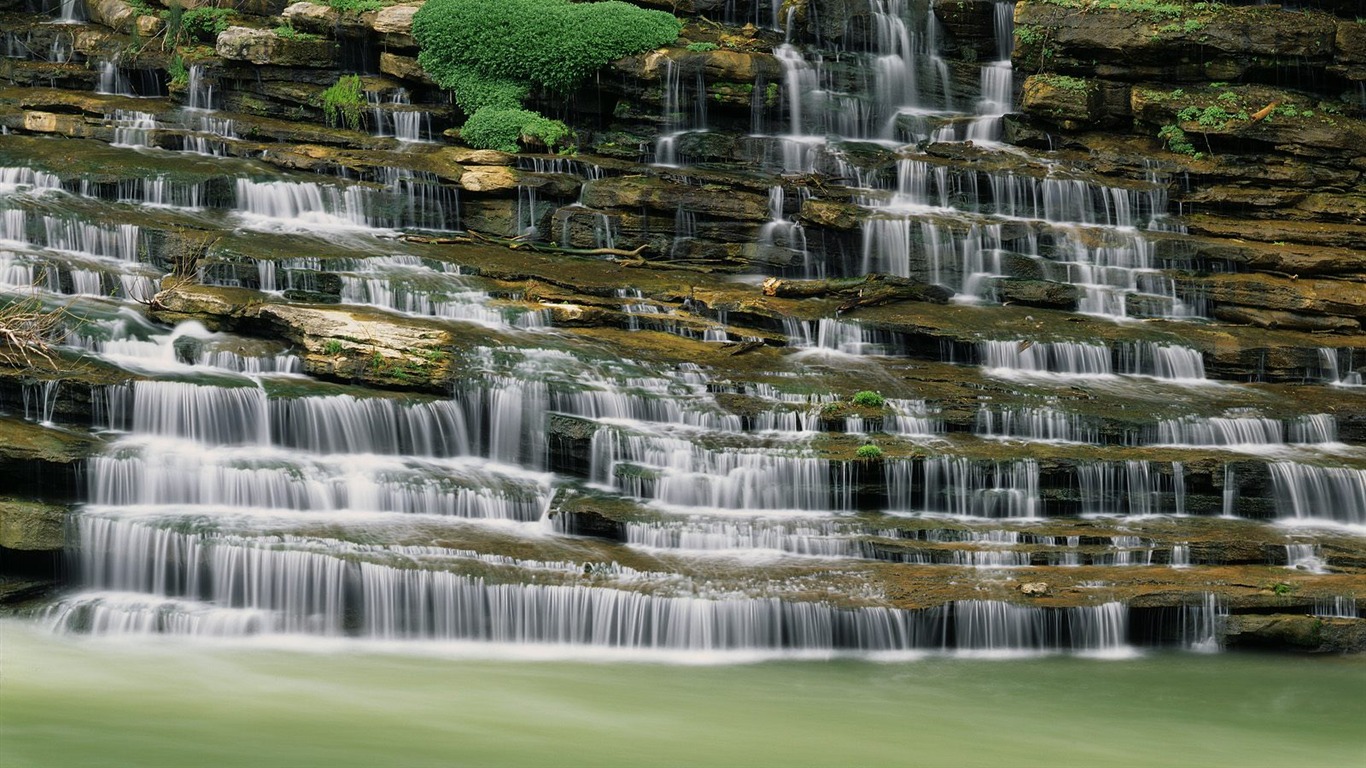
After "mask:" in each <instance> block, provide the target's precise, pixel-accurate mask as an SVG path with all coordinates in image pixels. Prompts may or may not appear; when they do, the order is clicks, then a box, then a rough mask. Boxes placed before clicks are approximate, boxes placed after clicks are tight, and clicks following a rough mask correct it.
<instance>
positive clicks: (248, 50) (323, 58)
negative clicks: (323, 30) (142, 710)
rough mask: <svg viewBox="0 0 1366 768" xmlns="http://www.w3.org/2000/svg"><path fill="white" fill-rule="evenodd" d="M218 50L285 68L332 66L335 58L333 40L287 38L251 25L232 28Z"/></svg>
mask: <svg viewBox="0 0 1366 768" xmlns="http://www.w3.org/2000/svg"><path fill="white" fill-rule="evenodd" d="M214 50H215V52H216V53H217V54H218V55H219V56H221V57H223V58H225V59H230V60H233V61H249V62H251V63H252V64H273V65H276V66H281V67H321V68H330V67H332V66H333V64H334V61H335V48H334V46H333V44H332V42H331V41H330V40H300V39H297V38H296V39H286V38H283V37H280V36H279V35H278V34H276V33H275V32H274V31H273V30H269V29H252V28H250V27H228V28H227V29H226V30H224V31H223V32H222V33H221V34H220V35H219V36H218V43H217V45H216V46H215V49H214Z"/></svg>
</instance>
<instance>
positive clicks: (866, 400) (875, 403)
mask: <svg viewBox="0 0 1366 768" xmlns="http://www.w3.org/2000/svg"><path fill="white" fill-rule="evenodd" d="M853 403H854V405H858V406H862V407H864V408H881V407H882V406H884V405H886V404H887V400H886V398H884V397H883V396H882V395H880V394H878V393H876V392H870V391H868V390H866V389H865V390H864V391H862V392H856V393H855V394H854V397H853Z"/></svg>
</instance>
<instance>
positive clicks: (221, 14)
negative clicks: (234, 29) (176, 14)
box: [180, 8, 237, 43]
mask: <svg viewBox="0 0 1366 768" xmlns="http://www.w3.org/2000/svg"><path fill="white" fill-rule="evenodd" d="M236 15H237V12H236V11H234V10H233V9H231V8H191V9H190V10H188V11H185V12H184V13H183V14H181V16H180V29H181V30H183V31H184V33H185V35H186V36H187V37H189V38H190V39H191V40H198V41H200V42H204V43H211V42H213V41H214V40H217V39H218V36H219V35H220V34H222V32H223V31H224V30H226V29H227V28H228V27H230V26H232V21H233V17H234V16H236Z"/></svg>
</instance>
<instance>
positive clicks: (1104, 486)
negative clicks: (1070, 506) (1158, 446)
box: [1077, 461, 1186, 516]
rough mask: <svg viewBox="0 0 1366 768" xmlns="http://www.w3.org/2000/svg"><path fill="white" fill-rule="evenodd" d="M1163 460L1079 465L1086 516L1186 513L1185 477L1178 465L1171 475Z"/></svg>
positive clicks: (1079, 484)
mask: <svg viewBox="0 0 1366 768" xmlns="http://www.w3.org/2000/svg"><path fill="white" fill-rule="evenodd" d="M1161 466H1162V465H1161V463H1160V462H1154V461H1124V462H1095V463H1088V464H1081V465H1078V466H1077V483H1078V486H1079V490H1080V492H1081V513H1082V514H1083V515H1129V516H1143V515H1184V514H1185V513H1186V509H1185V496H1186V493H1185V477H1184V473H1183V472H1182V468H1181V466H1180V465H1179V464H1177V463H1173V464H1171V465H1170V467H1171V472H1170V474H1168V473H1164V472H1162V471H1161V469H1160V467H1161Z"/></svg>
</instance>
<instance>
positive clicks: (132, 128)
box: [110, 109, 161, 147]
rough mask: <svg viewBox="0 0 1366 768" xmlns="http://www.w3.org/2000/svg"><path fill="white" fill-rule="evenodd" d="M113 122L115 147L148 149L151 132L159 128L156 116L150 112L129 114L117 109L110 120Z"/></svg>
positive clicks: (126, 111)
mask: <svg viewBox="0 0 1366 768" xmlns="http://www.w3.org/2000/svg"><path fill="white" fill-rule="evenodd" d="M110 119H112V120H113V122H114V142H113V145H112V146H116V147H150V146H152V143H151V137H152V131H155V130H158V129H160V128H161V125H160V124H158V123H157V119H156V115H154V114H152V113H150V112H130V111H128V110H123V109H118V110H115V111H114V115H113V117H112V118H110Z"/></svg>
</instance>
